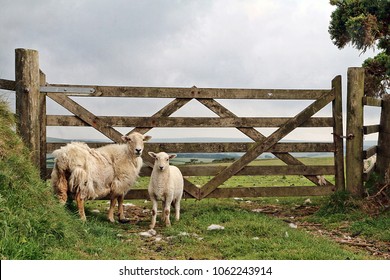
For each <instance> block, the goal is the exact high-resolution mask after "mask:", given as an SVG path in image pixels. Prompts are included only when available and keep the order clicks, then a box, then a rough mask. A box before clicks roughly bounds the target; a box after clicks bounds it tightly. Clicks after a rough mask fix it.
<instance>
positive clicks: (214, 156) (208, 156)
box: [47, 137, 377, 159]
mask: <svg viewBox="0 0 390 280" xmlns="http://www.w3.org/2000/svg"><path fill="white" fill-rule="evenodd" d="M72 141H82V142H108V141H107V140H101V139H100V140H92V139H91V140H86V139H61V138H53V137H48V138H47V142H49V143H59V142H61V143H62V142H66V143H67V142H72ZM150 142H152V143H212V142H215V143H219V142H221V143H237V142H248V143H249V142H253V141H251V140H250V139H248V138H217V137H196V138H194V137H192V138H155V139H152V140H151V141H150ZM294 142H305V141H294V140H290V141H283V143H294ZM375 145H377V141H372V140H370V141H364V144H363V147H364V149H368V148H369V147H372V146H375ZM344 151H345V149H344ZM242 155H243V153H180V154H178V155H177V157H178V158H191V157H193V158H205V159H221V158H239V157H241V156H242ZM291 155H293V156H295V157H332V156H333V153H322V152H319V153H316V152H314V153H291ZM49 157H50V156H49ZM274 157H275V156H274V155H273V154H271V153H263V154H262V155H261V156H260V157H258V158H261V159H263V158H274Z"/></svg>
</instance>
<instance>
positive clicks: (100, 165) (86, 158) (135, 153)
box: [51, 133, 151, 222]
mask: <svg viewBox="0 0 390 280" xmlns="http://www.w3.org/2000/svg"><path fill="white" fill-rule="evenodd" d="M150 138H151V137H150V136H144V135H142V134H140V133H132V134H130V135H129V136H123V137H122V139H123V140H124V141H125V142H126V144H110V145H106V146H103V147H100V148H97V149H91V148H90V147H88V145H87V144H85V143H80V142H74V143H70V144H67V145H66V146H64V147H61V148H60V149H58V150H55V151H54V152H53V155H54V157H55V165H54V168H53V172H52V174H51V182H52V186H53V190H54V193H55V194H56V195H57V197H58V199H59V200H60V202H61V203H63V204H65V202H66V201H67V199H68V195H69V196H70V197H71V198H74V199H75V200H76V203H77V207H78V209H79V213H80V218H81V219H82V220H86V217H85V212H84V201H85V200H89V199H96V198H104V197H108V198H109V199H110V209H109V212H108V219H109V220H110V221H111V222H114V207H115V205H116V201H118V210H119V219H120V220H124V218H125V217H124V213H123V200H124V196H125V195H126V193H127V192H128V191H129V190H130V188H131V187H132V186H133V185H134V184H135V182H136V180H137V178H138V174H139V172H140V169H141V167H142V158H141V155H142V151H143V148H144V141H147V140H149V139H150Z"/></svg>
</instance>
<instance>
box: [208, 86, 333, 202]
mask: <svg viewBox="0 0 390 280" xmlns="http://www.w3.org/2000/svg"><path fill="white" fill-rule="evenodd" d="M333 99H334V93H333V91H331V92H329V93H328V94H325V95H323V96H322V97H321V98H319V99H317V100H316V101H314V102H313V103H312V104H311V105H309V106H308V107H306V108H305V109H304V110H303V111H302V112H300V113H299V114H298V115H296V116H295V117H294V118H291V119H290V120H288V121H286V123H285V124H284V125H282V126H281V127H279V129H277V130H276V131H275V132H274V133H272V134H271V135H270V136H269V137H267V138H266V139H264V140H263V141H260V142H257V143H256V144H255V145H253V146H252V147H251V148H250V149H249V150H248V151H247V152H246V153H245V154H244V155H243V156H242V157H241V158H240V159H238V160H236V161H235V162H233V163H232V164H231V165H230V166H228V167H226V168H225V169H224V170H222V171H221V172H220V173H219V174H218V175H217V176H215V177H214V178H213V179H211V180H210V181H209V182H207V183H206V184H205V185H204V186H203V187H202V188H201V198H204V197H206V196H207V195H208V194H210V193H211V192H213V191H214V190H215V189H216V188H217V187H218V186H219V185H221V184H222V183H223V182H225V181H226V180H228V179H229V178H231V177H232V176H234V175H235V174H236V173H237V172H239V171H240V170H241V169H242V168H244V167H245V166H246V165H247V164H248V163H250V162H251V161H253V160H254V159H256V158H257V157H258V156H259V155H261V154H262V153H263V152H265V151H266V150H268V149H269V148H271V147H272V146H273V145H275V144H276V143H277V142H278V141H279V140H280V139H282V138H283V137H285V136H286V135H287V134H289V133H290V132H291V131H293V130H294V129H296V128H297V127H298V126H300V125H301V124H302V123H303V122H305V121H306V120H307V119H308V118H310V117H311V116H313V115H314V114H315V113H317V112H318V111H319V110H321V109H322V108H323V107H325V106H326V105H327V104H328V103H329V102H331V101H332V100H333Z"/></svg>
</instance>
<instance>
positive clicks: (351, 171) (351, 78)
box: [346, 67, 364, 197]
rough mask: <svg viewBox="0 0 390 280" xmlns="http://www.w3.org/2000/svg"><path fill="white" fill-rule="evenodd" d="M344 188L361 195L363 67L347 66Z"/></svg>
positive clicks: (354, 194) (356, 195) (358, 195)
mask: <svg viewBox="0 0 390 280" xmlns="http://www.w3.org/2000/svg"><path fill="white" fill-rule="evenodd" d="M347 78H348V82H347V151H346V176H347V180H346V181H347V186H346V189H347V190H348V191H349V192H350V193H351V194H352V195H353V196H355V197H362V196H363V96H364V69H363V68H361V67H353V68H348V73H347Z"/></svg>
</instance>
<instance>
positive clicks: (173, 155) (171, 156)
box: [169, 154, 177, 159]
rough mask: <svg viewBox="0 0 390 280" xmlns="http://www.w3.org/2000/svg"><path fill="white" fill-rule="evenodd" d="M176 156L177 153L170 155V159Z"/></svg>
mask: <svg viewBox="0 0 390 280" xmlns="http://www.w3.org/2000/svg"><path fill="white" fill-rule="evenodd" d="M176 156H177V155H176V154H172V155H169V159H173V158H175V157H176Z"/></svg>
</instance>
